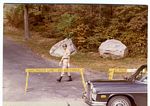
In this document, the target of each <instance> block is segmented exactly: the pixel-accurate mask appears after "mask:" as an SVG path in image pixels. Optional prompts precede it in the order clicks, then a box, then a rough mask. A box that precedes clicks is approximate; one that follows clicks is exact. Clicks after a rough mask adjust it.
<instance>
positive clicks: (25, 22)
mask: <svg viewBox="0 0 150 106" xmlns="http://www.w3.org/2000/svg"><path fill="white" fill-rule="evenodd" d="M28 18H29V15H28V5H27V4H25V5H24V36H25V40H28V39H29V38H30V34H29V19H28Z"/></svg>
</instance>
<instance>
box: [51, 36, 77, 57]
mask: <svg viewBox="0 0 150 106" xmlns="http://www.w3.org/2000/svg"><path fill="white" fill-rule="evenodd" d="M64 44H67V49H68V50H69V51H70V53H71V55H72V54H75V53H76V52H77V49H76V47H75V45H74V44H73V42H72V40H71V39H68V38H66V39H64V40H62V41H60V42H58V43H56V44H55V45H53V46H52V48H51V49H50V51H49V53H50V55H52V56H55V57H62V56H63V54H64V52H65V51H64V49H63V47H62V45H64Z"/></svg>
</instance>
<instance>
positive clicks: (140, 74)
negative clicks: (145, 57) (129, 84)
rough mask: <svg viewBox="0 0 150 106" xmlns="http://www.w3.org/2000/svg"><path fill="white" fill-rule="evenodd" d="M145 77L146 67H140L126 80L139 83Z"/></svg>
mask: <svg viewBox="0 0 150 106" xmlns="http://www.w3.org/2000/svg"><path fill="white" fill-rule="evenodd" d="M145 76H147V65H142V66H141V67H139V68H138V69H137V71H136V72H135V73H134V74H133V75H131V76H130V77H129V78H128V79H127V80H129V81H135V80H136V81H140V80H141V79H142V78H143V77H145Z"/></svg>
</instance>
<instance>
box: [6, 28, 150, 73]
mask: <svg viewBox="0 0 150 106" xmlns="http://www.w3.org/2000/svg"><path fill="white" fill-rule="evenodd" d="M23 35H24V34H23V31H22V30H18V29H11V28H7V27H4V36H6V37H9V38H11V39H12V40H14V41H15V42H18V43H20V44H23V45H25V46H28V47H29V48H30V49H31V50H32V51H33V52H34V53H36V54H38V55H40V56H41V57H43V58H46V59H53V60H56V61H59V60H60V58H56V57H52V56H50V55H49V50H50V48H51V47H52V45H54V44H55V43H56V42H58V41H59V40H60V39H55V38H51V39H50V38H44V37H42V36H40V35H39V34H38V33H35V32H32V33H31V36H32V37H31V38H30V40H28V41H25V40H24V36H23ZM145 63H147V58H144V57H141V56H136V57H132V58H131V57H126V58H124V59H119V60H111V59H104V58H101V57H100V56H99V53H94V52H89V53H81V52H78V53H76V54H75V55H73V56H71V64H73V65H76V66H78V67H81V68H90V69H92V70H96V71H107V70H108V69H109V68H114V67H117V68H137V67H139V66H140V65H141V64H145Z"/></svg>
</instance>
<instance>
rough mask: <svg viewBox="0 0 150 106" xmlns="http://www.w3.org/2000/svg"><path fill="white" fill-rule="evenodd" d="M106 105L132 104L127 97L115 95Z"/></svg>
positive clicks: (127, 105) (120, 105)
mask: <svg viewBox="0 0 150 106" xmlns="http://www.w3.org/2000/svg"><path fill="white" fill-rule="evenodd" d="M108 106H132V105H131V102H130V100H129V99H128V98H127V97H125V96H115V97H112V98H111V99H110V100H109V101H108Z"/></svg>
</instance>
